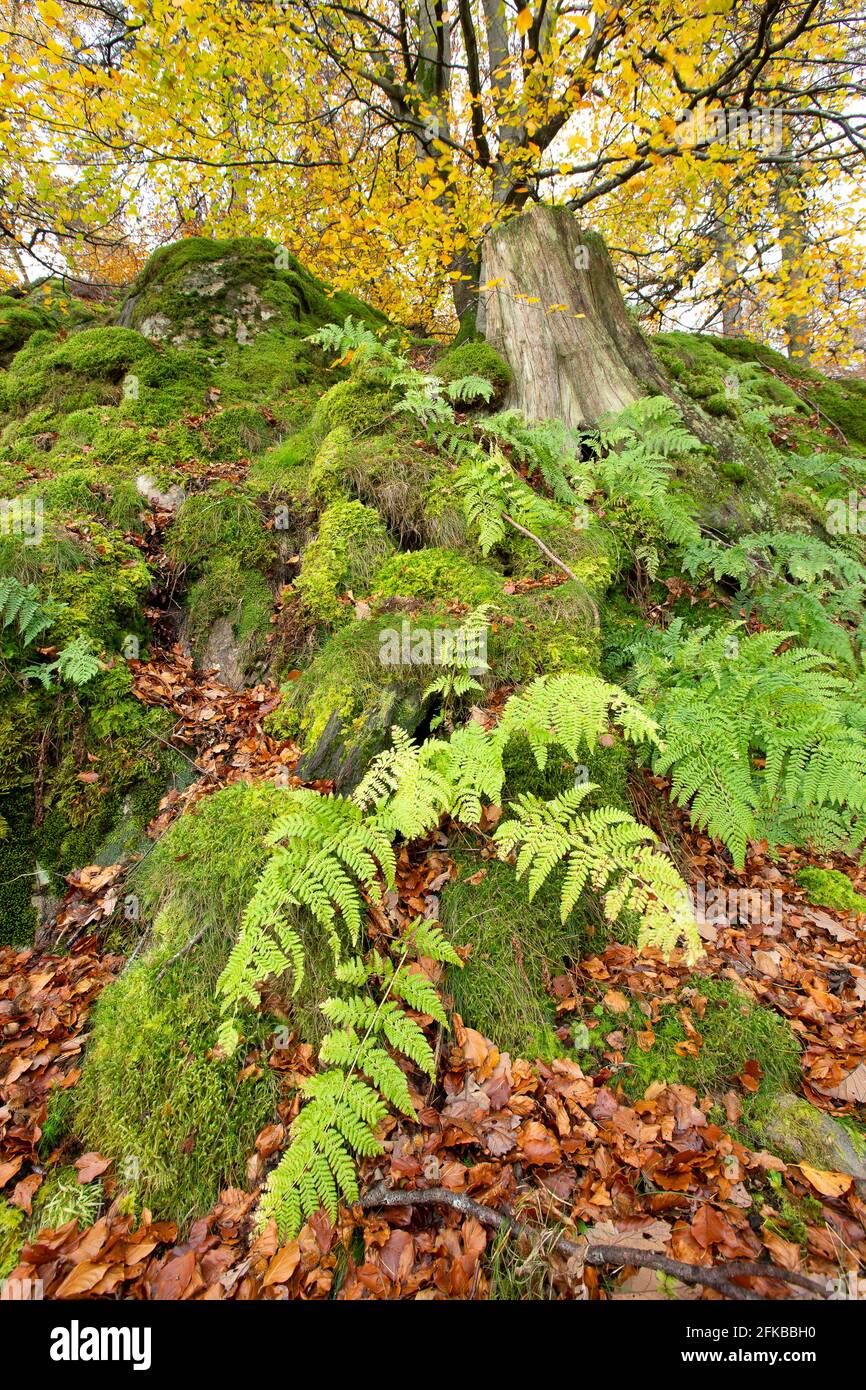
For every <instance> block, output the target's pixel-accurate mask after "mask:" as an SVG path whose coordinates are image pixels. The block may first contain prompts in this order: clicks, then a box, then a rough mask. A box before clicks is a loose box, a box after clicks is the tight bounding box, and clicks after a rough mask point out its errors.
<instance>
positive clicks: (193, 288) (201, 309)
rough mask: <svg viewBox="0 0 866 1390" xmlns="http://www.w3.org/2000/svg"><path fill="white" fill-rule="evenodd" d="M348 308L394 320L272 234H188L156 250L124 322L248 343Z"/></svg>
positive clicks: (148, 333)
mask: <svg viewBox="0 0 866 1390" xmlns="http://www.w3.org/2000/svg"><path fill="white" fill-rule="evenodd" d="M347 314H351V315H353V316H354V317H356V318H358V317H360V318H362V319H363V320H364V321H365V322H367V323H370V324H371V326H377V325H381V324H384V323H385V322H386V320H385V319H384V317H383V316H382V315H381V314H378V313H377V312H376V311H375V310H373V309H370V308H369V307H368V306H367V305H364V304H362V303H361V302H360V301H359V300H357V299H355V297H354V296H353V295H351V294H346V293H344V292H342V291H337V292H333V291H332V290H331V289H330V287H329V286H327V285H325V284H324V283H323V282H322V281H321V280H318V279H317V278H316V277H315V276H314V275H312V274H310V272H309V271H307V270H305V269H304V267H303V266H302V265H301V264H300V262H299V261H297V260H296V259H295V257H294V256H292V255H291V254H290V253H289V252H288V251H287V250H286V249H285V248H283V247H279V246H277V245H275V244H274V243H273V242H271V241H268V240H266V239H265V238H264V237H235V238H232V239H229V240H225V241H211V240H207V239H205V238H203V237H187V238H186V239H185V240H183V241H179V242H175V243H174V244H173V245H171V246H165V247H162V248H161V249H160V250H159V251H157V252H155V253H154V255H153V256H151V258H150V260H149V261H148V263H147V265H146V266H145V267H144V269H143V270H142V272H141V273H140V274H139V276H138V277H137V279H136V281H135V283H134V285H133V286H132V288H131V290H130V292H129V294H128V295H127V297H126V299H125V301H124V303H123V305H122V306H121V308H120V312H119V316H118V319H117V322H118V323H119V325H120V326H121V327H124V328H134V329H137V330H138V332H139V333H141V334H143V336H144V337H146V338H150V339H154V340H156V341H157V342H160V343H167V344H169V345H170V346H172V347H183V346H186V345H188V344H192V343H207V344H211V345H213V346H215V347H216V346H218V345H221V344H225V345H226V346H228V345H230V344H232V343H235V344H237V345H238V346H240V347H247V346H249V345H250V344H252V343H253V342H254V341H255V339H256V338H257V337H259V336H260V335H261V334H263V333H268V332H271V331H273V330H276V331H277V332H278V333H280V334H282V335H283V336H288V337H292V338H296V339H303V338H304V337H306V336H307V335H308V334H309V333H311V332H312V331H313V330H314V329H315V328H317V327H319V326H321V324H323V323H330V322H338V323H341V322H342V321H343V319H344V318H345V317H346V315H347Z"/></svg>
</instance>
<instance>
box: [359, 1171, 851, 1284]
mask: <svg viewBox="0 0 866 1390" xmlns="http://www.w3.org/2000/svg"><path fill="white" fill-rule="evenodd" d="M360 1205H361V1207H362V1208H363V1209H364V1210H365V1211H367V1210H369V1209H370V1208H372V1207H429V1206H444V1207H451V1208H452V1209H453V1210H454V1211H458V1212H460V1213H461V1215H463V1216H474V1217H475V1219H476V1221H478V1222H480V1224H481V1225H482V1226H486V1227H487V1228H488V1230H497V1231H498V1230H501V1229H502V1228H503V1227H506V1228H507V1229H508V1230H509V1231H510V1232H511V1234H512V1235H516V1236H521V1235H525V1236H527V1237H530V1238H531V1237H532V1235H533V1228H532V1227H531V1226H528V1225H526V1224H525V1223H524V1222H522V1221H518V1220H517V1217H516V1216H515V1215H514V1213H513V1212H512V1211H510V1210H509V1209H508V1207H504V1208H498V1209H497V1208H494V1207H485V1206H483V1205H482V1204H481V1202H475V1201H473V1199H472V1198H471V1197H468V1196H467V1195H466V1193H465V1192H451V1191H449V1189H448V1188H447V1187H427V1188H422V1189H421V1190H420V1191H418V1192H405V1191H401V1190H399V1189H396V1188H392V1187H388V1186H387V1185H386V1184H385V1183H384V1182H380V1183H376V1185H375V1186H374V1187H372V1188H371V1189H370V1191H369V1192H367V1193H365V1194H364V1196H363V1197H362V1198H361V1201H360ZM552 1248H553V1249H554V1250H557V1251H558V1252H559V1254H560V1255H565V1256H566V1257H567V1258H573V1257H577V1258H578V1259H579V1260H581V1261H582V1262H583V1264H585V1265H611V1266H631V1267H632V1268H635V1269H655V1270H658V1271H659V1272H660V1273H661V1274H666V1275H668V1276H670V1277H671V1278H673V1279H679V1280H680V1282H681V1283H683V1284H703V1285H705V1286H706V1287H707V1288H711V1289H716V1290H717V1291H718V1292H720V1293H724V1294H726V1295H727V1296H728V1297H729V1298H733V1299H740V1300H747V1301H748V1300H757V1299H759V1298H760V1295H759V1294H756V1293H754V1292H753V1291H752V1290H751V1289H745V1288H742V1287H741V1286H740V1285H739V1284H734V1283H732V1282H731V1277H729V1276H732V1277H734V1278H736V1277H743V1276H748V1277H749V1278H760V1279H775V1280H778V1281H779V1282H781V1283H787V1284H796V1285H797V1286H798V1287H799V1288H803V1289H807V1290H808V1291H809V1292H810V1293H812V1294H813V1295H814V1296H815V1297H817V1298H824V1297H826V1293H827V1290H826V1288H825V1287H824V1286H823V1285H822V1284H820V1283H818V1281H817V1280H815V1279H808V1278H807V1277H806V1276H805V1275H803V1274H797V1273H796V1272H795V1271H793V1270H787V1269H779V1268H778V1267H777V1266H776V1265H771V1264H761V1263H759V1262H757V1261H751V1260H732V1261H729V1262H728V1263H726V1264H723V1265H710V1266H704V1265H693V1264H686V1262H685V1261H684V1260H673V1259H670V1258H669V1257H668V1256H667V1255H660V1254H658V1252H657V1251H655V1250H640V1249H634V1248H633V1247H632V1246H630V1245H587V1244H580V1245H579V1244H578V1243H577V1242H576V1241H573V1240H569V1239H568V1237H567V1236H564V1235H561V1234H560V1235H558V1236H556V1238H555V1240H554V1241H553V1243H552Z"/></svg>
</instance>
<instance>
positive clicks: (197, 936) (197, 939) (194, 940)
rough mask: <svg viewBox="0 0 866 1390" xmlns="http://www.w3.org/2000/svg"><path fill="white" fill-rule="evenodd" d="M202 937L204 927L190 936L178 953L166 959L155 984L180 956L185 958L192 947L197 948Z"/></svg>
mask: <svg viewBox="0 0 866 1390" xmlns="http://www.w3.org/2000/svg"><path fill="white" fill-rule="evenodd" d="M203 936H204V927H202V929H201V931H197V932H196V934H195V936H191V937H190V939H189V941H188V942H187V943H186V945H185V946H181V948H180V950H179V951H176V952H175V954H174V955H173V956H169V958H168V960H167V961H166V963H165V965H164V966H163V967H162V969H161V970H160V972H159V974H158V975H157V977H156V981H155V983H157V984H158V983H159V981H160V980H161V979H162V977H163V975H164V974H165V972H166V970H168V967H169V966H170V965H174V963H175V961H176V960H180V958H181V956H185V955H186V954H187V952H188V951H191V950H192V948H193V946H197V945H198V943H199V942H200V941H201V939H202V937H203Z"/></svg>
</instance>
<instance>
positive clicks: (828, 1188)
mask: <svg viewBox="0 0 866 1390" xmlns="http://www.w3.org/2000/svg"><path fill="white" fill-rule="evenodd" d="M797 1166H798V1167H799V1169H800V1172H801V1173H802V1174H803V1177H804V1178H806V1180H807V1181H808V1182H810V1183H811V1184H812V1186H813V1187H814V1189H815V1191H816V1192H820V1193H821V1196H822V1197H841V1196H842V1193H843V1192H847V1191H848V1188H849V1187H850V1186H851V1183H852V1182H853V1178H852V1177H851V1175H850V1174H849V1173H828V1172H826V1171H825V1170H824V1169H823V1168H813V1167H812V1166H811V1164H809V1163H800V1164H798V1165H797Z"/></svg>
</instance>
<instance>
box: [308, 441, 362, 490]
mask: <svg viewBox="0 0 866 1390" xmlns="http://www.w3.org/2000/svg"><path fill="white" fill-rule="evenodd" d="M351 443H352V431H351V430H350V429H349V427H348V426H347V425H338V426H337V427H336V429H333V430H331V431H330V433H329V434H326V435H325V438H324V439H323V440H322V443H321V445H320V446H319V448H318V450H317V452H316V456H315V458H314V460H313V465H312V468H311V469H310V471H309V477H308V478H307V492H308V493H309V495H310V496H311V497H312V498H313V500H314V501H316V502H318V503H320V504H322V505H324V506H328V505H329V504H330V503H331V502H336V501H338V500H339V499H340V498H344V497H346V488H345V485H344V477H345V471H346V462H347V453H348V451H349V449H350V446H351Z"/></svg>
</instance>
